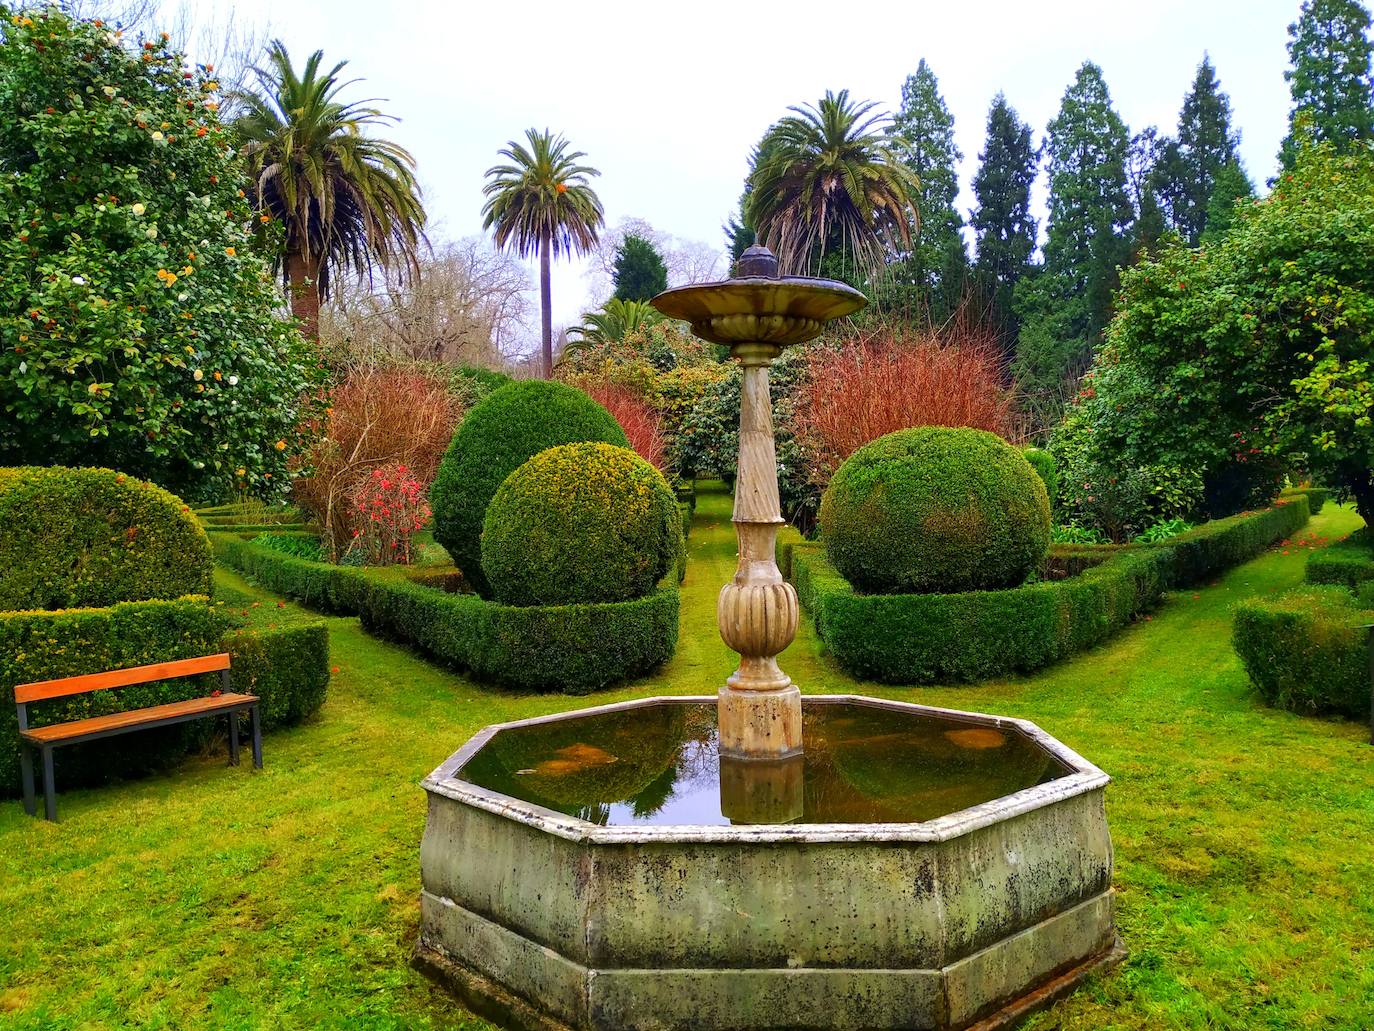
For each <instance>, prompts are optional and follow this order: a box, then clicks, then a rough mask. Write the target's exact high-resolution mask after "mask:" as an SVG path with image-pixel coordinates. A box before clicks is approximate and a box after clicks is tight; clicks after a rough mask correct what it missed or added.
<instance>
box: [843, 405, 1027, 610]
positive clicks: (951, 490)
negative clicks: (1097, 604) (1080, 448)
mask: <svg viewBox="0 0 1374 1031" xmlns="http://www.w3.org/2000/svg"><path fill="white" fill-rule="evenodd" d="M820 527H821V536H822V537H823V538H824V540H825V546H826V554H827V555H828V556H829V558H830V562H831V564H832V565H834V567H835V568H836V569H837V570H839V572H840V573H841V574H842V575H843V576H844V577H845V578H846V579H848V580H849V582H850V583H852V584H853V585H854V586H855V587H857V588H858V589H859V590H862V591H868V592H872V593H890V594H896V593H918V594H925V593H936V592H944V593H953V592H957V591H974V590H982V589H994V588H1002V587H1015V586H1017V585H1018V584H1021V583H1022V582H1024V581H1025V579H1026V577H1027V576H1028V575H1029V574H1030V573H1031V572H1032V571H1033V570H1035V569H1036V568H1038V567H1039V565H1040V563H1041V562H1042V561H1043V560H1044V558H1045V554H1046V553H1047V552H1048V551H1049V545H1050V505H1049V498H1048V496H1047V495H1046V493H1045V484H1044V482H1043V481H1042V480H1041V479H1040V477H1039V475H1037V473H1036V471H1035V470H1034V469H1033V468H1031V465H1030V463H1029V462H1028V461H1026V458H1025V456H1024V455H1022V454H1021V452H1020V451H1018V450H1017V449H1016V448H1014V447H1012V446H1011V445H1010V444H1008V443H1007V442H1006V441H1004V440H1003V439H1002V438H1001V437H998V436H996V435H995V434H992V433H986V432H984V431H983V430H972V429H950V428H947V427H943V426H925V427H920V428H918V429H911V430H900V431H898V432H897V433H889V434H888V435H887V436H885V437H880V438H879V439H877V440H875V441H873V442H872V443H870V444H866V445H864V446H863V447H861V448H860V449H859V450H858V451H855V452H854V454H852V455H851V456H850V457H849V458H848V459H847V460H846V461H845V463H844V464H843V465H842V466H840V468H839V470H838V471H837V472H836V473H835V476H834V478H833V479H832V480H831V481H830V486H829V487H828V488H827V489H826V491H825V494H824V496H823V497H822V498H821V511H820Z"/></svg>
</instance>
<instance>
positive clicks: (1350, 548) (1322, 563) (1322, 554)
mask: <svg viewBox="0 0 1374 1031" xmlns="http://www.w3.org/2000/svg"><path fill="white" fill-rule="evenodd" d="M1305 578H1306V580H1307V582H1308V583H1310V584H1338V585H1340V586H1342V587H1349V588H1350V589H1351V590H1359V589H1360V585H1361V584H1364V583H1368V582H1369V581H1371V580H1374V540H1372V539H1371V538H1370V535H1369V531H1368V530H1356V531H1355V532H1354V533H1352V534H1351V535H1350V536H1348V537H1345V538H1343V539H1341V540H1338V541H1333V542H1332V543H1331V544H1330V545H1329V546H1327V547H1325V548H1322V549H1321V550H1320V551H1314V552H1313V553H1312V554H1311V555H1309V556H1308V557H1307V572H1306V577H1305Z"/></svg>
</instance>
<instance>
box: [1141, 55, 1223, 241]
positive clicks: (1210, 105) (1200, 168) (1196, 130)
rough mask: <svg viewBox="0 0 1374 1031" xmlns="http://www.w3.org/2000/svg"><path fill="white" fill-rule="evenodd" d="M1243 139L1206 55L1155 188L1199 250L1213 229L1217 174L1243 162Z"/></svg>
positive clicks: (1176, 227)
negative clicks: (1210, 209) (1208, 230)
mask: <svg viewBox="0 0 1374 1031" xmlns="http://www.w3.org/2000/svg"><path fill="white" fill-rule="evenodd" d="M1239 146H1240V135H1239V133H1237V132H1236V131H1235V130H1234V129H1232V127H1231V99H1230V98H1229V97H1228V96H1227V95H1226V94H1225V93H1223V92H1222V91H1221V83H1220V82H1219V81H1218V80H1217V75H1216V69H1215V68H1213V67H1212V62H1211V59H1210V58H1208V57H1206V56H1204V57H1203V59H1202V63H1201V64H1200V65H1198V69H1197V75H1196V77H1195V78H1194V79H1193V85H1192V87H1191V88H1190V89H1189V91H1188V94H1187V95H1186V96H1185V97H1184V98H1183V110H1182V111H1181V112H1180V113H1179V116H1178V136H1177V138H1176V139H1173V140H1169V141H1168V142H1167V143H1166V144H1165V146H1164V148H1163V152H1162V154H1161V155H1160V160H1159V172H1158V173H1157V175H1156V181H1155V187H1156V192H1157V193H1158V194H1159V197H1160V199H1161V200H1162V202H1163V204H1164V206H1165V208H1166V209H1167V210H1168V214H1169V222H1170V226H1171V227H1172V228H1173V229H1174V230H1175V231H1176V232H1177V233H1178V234H1179V236H1181V237H1183V239H1184V241H1185V242H1187V243H1188V244H1189V245H1190V246H1193V247H1196V246H1197V244H1198V241H1200V240H1201V239H1202V234H1203V231H1204V230H1205V229H1206V228H1207V208H1208V205H1209V204H1210V203H1211V200H1212V194H1213V192H1214V191H1215V189H1216V180H1217V175H1218V174H1219V173H1220V172H1221V170H1222V169H1223V168H1224V167H1226V166H1227V165H1229V164H1232V163H1234V162H1236V161H1238V160H1239V158H1238V157H1237V148H1238V147H1239Z"/></svg>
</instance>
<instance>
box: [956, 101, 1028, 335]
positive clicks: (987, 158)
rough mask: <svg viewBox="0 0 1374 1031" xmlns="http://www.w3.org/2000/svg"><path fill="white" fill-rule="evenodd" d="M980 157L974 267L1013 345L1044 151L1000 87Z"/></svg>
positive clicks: (973, 217)
mask: <svg viewBox="0 0 1374 1031" xmlns="http://www.w3.org/2000/svg"><path fill="white" fill-rule="evenodd" d="M978 160H979V166H978V172H977V174H976V175H975V176H974V177H973V196H974V199H975V201H976V202H977V205H978V206H977V207H976V208H975V209H974V210H973V212H972V213H971V215H970V218H969V225H970V226H972V228H973V232H974V235H975V237H976V241H977V246H978V257H977V261H976V263H975V266H974V268H975V270H976V272H977V276H978V280H979V282H980V284H981V285H982V288H983V289H984V290H986V291H987V292H988V293H989V294H990V296H991V299H992V302H993V305H994V308H995V310H996V313H997V316H998V318H999V320H1000V321H1001V325H1002V327H1003V335H1004V339H1005V340H1006V341H1007V345H1006V346H1007V349H1008V350H1010V344H1011V342H1012V341H1014V340H1015V339H1016V332H1017V329H1018V325H1017V322H1016V318H1015V316H1014V314H1013V312H1012V303H1011V302H1012V291H1013V289H1014V288H1015V286H1016V284H1017V282H1018V281H1019V280H1020V279H1021V277H1022V276H1024V275H1025V274H1026V272H1027V270H1029V268H1030V267H1031V257H1032V256H1033V255H1034V254H1035V232H1036V224H1035V216H1034V215H1033V214H1032V213H1031V185H1032V184H1033V183H1034V182H1035V172H1036V166H1037V165H1038V164H1039V162H1040V154H1039V152H1038V151H1037V150H1036V149H1035V145H1034V144H1033V143H1032V142H1031V127H1030V126H1029V125H1027V124H1026V123H1025V122H1023V121H1021V119H1020V118H1018V117H1017V115H1016V111H1015V110H1014V109H1013V108H1012V106H1011V105H1010V104H1008V103H1007V98H1006V97H1005V96H1003V95H1002V94H1001V93H999V94H997V97H996V99H994V100H993V102H992V107H991V108H990V109H989V111H988V129H987V141H986V142H985V143H984V145H983V152H982V153H981V154H980V155H978Z"/></svg>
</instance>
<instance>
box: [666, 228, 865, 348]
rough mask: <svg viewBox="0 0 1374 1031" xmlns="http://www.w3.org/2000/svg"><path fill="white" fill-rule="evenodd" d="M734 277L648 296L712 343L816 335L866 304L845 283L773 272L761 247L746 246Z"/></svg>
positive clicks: (783, 342)
mask: <svg viewBox="0 0 1374 1031" xmlns="http://www.w3.org/2000/svg"><path fill="white" fill-rule="evenodd" d="M736 272H737V275H736V277H735V278H734V279H726V280H724V281H722V282H718V283H695V284H693V285H691V286H680V287H678V288H677V289H675V290H667V291H665V292H663V293H661V294H659V295H658V296H657V297H655V298H654V299H653V301H652V302H650V303H652V304H653V306H654V307H655V308H657V309H658V310H659V311H661V312H662V313H663V314H664V315H667V316H668V317H669V318H671V319H681V320H682V321H683V322H689V323H691V325H692V332H693V333H695V334H696V335H697V336H699V337H701V339H703V340H709V341H711V343H713V344H726V345H729V346H734V345H736V344H771V345H773V346H775V347H778V348H782V347H787V346H790V345H792V344H801V343H805V342H806V341H808V340H811V339H813V338H814V337H817V336H819V335H820V333H821V330H822V329H824V328H825V324H826V323H827V322H830V321H832V320H834V319H839V318H843V317H844V316H846V315H852V314H853V313H854V312H856V311H858V310H859V309H860V308H862V307H863V306H864V305H866V304H867V303H868V298H866V297H865V296H864V295H863V294H862V293H861V292H859V291H858V290H855V289H854V288H853V287H852V286H850V285H848V284H847V283H841V282H839V281H838V280H834V279H816V278H812V277H810V276H780V275H778V259H777V258H775V257H774V256H773V253H772V251H770V250H768V248H766V247H758V246H755V247H750V248H749V249H748V250H747V251H745V252H744V254H743V255H742V256H741V257H740V259H739V262H738V264H737V265H736Z"/></svg>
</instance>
